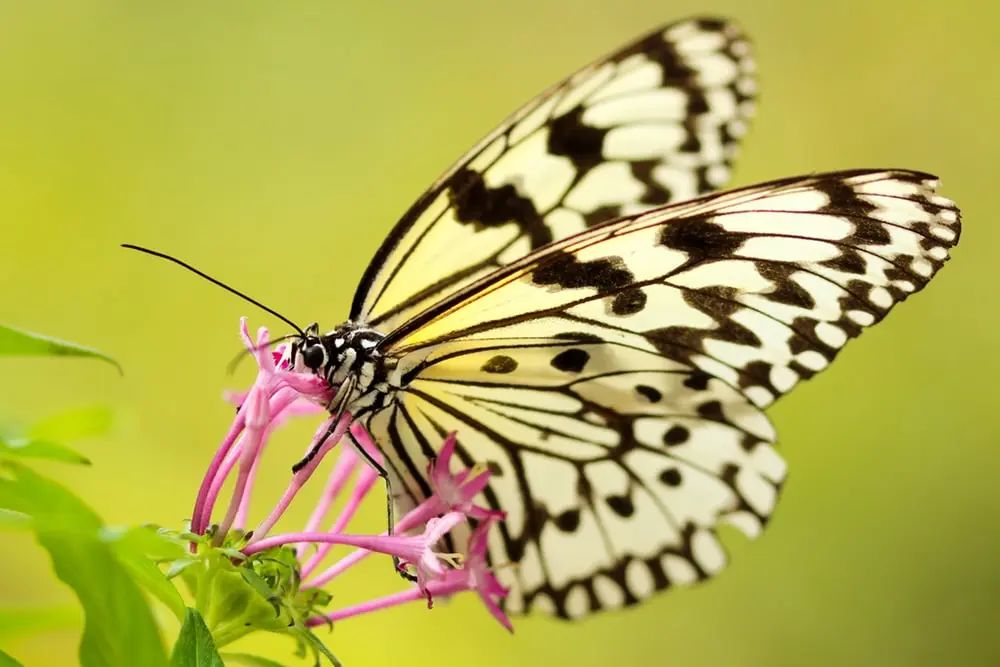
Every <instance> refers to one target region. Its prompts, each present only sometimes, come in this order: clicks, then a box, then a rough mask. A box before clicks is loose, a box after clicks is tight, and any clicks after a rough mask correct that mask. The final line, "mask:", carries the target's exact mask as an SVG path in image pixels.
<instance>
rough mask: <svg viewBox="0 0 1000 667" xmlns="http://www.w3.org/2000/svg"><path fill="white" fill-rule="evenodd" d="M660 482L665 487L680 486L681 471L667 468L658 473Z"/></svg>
mask: <svg viewBox="0 0 1000 667" xmlns="http://www.w3.org/2000/svg"><path fill="white" fill-rule="evenodd" d="M660 481H661V482H663V483H664V484H666V485H667V486H680V484H681V471H680V470H678V469H677V468H667V469H666V470H664V471H663V472H661V473H660Z"/></svg>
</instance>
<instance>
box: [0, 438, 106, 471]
mask: <svg viewBox="0 0 1000 667" xmlns="http://www.w3.org/2000/svg"><path fill="white" fill-rule="evenodd" d="M0 457H4V458H22V459H46V460H49V461H61V462H63V463H82V464H84V465H90V459H88V458H87V457H86V456H84V455H82V454H78V453H77V452H75V451H73V450H72V449H70V448H69V447H67V446H66V445H60V444H59V443H57V442H47V441H45V440H28V439H26V438H8V439H0Z"/></svg>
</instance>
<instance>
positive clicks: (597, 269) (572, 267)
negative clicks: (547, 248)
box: [531, 252, 633, 293]
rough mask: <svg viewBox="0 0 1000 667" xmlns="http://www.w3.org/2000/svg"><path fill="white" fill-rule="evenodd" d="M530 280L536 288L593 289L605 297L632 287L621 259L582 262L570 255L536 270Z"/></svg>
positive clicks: (565, 253) (550, 261)
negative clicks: (538, 286)
mask: <svg viewBox="0 0 1000 667" xmlns="http://www.w3.org/2000/svg"><path fill="white" fill-rule="evenodd" d="M531 280H532V282H534V283H535V284H536V285H554V286H556V287H563V288H580V287H593V288H594V289H596V290H597V291H598V292H599V293H604V292H609V291H611V290H616V289H621V288H622V287H627V286H628V285H630V284H632V281H633V276H632V272H631V271H629V270H628V268H626V266H625V262H624V261H623V260H622V258H621V257H616V256H613V255H612V256H609V257H601V258H599V259H593V260H590V261H586V262H581V261H580V260H578V259H577V258H576V257H575V256H573V255H572V254H570V253H567V252H560V253H557V254H555V256H554V257H553V258H552V259H550V260H548V261H546V262H545V263H543V264H542V265H541V266H539V267H538V268H536V269H535V270H534V272H533V273H532V274H531Z"/></svg>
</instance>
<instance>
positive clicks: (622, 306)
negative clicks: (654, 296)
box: [611, 289, 646, 315]
mask: <svg viewBox="0 0 1000 667" xmlns="http://www.w3.org/2000/svg"><path fill="white" fill-rule="evenodd" d="M645 307H646V293H645V292H643V291H642V290H641V289H627V290H624V291H622V292H619V293H618V294H616V295H615V297H614V299H612V300H611V312H612V313H614V314H615V315H635V314H636V313H640V312H642V309H643V308H645Z"/></svg>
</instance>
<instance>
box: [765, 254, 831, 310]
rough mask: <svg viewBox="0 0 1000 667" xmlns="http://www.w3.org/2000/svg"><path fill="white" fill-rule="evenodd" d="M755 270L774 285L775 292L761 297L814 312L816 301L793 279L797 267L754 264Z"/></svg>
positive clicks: (769, 263)
mask: <svg viewBox="0 0 1000 667" xmlns="http://www.w3.org/2000/svg"><path fill="white" fill-rule="evenodd" d="M754 268H756V269H757V273H759V274H760V275H762V276H763V277H765V278H767V279H768V280H770V281H771V282H772V283H773V284H774V289H773V290H771V291H770V292H766V293H764V294H762V295H761V296H763V297H764V298H765V299H767V300H768V301H774V302H776V303H783V304H786V305H789V306H798V307H799V308H803V309H805V310H812V309H813V308H814V307H815V306H816V301H815V299H813V297H812V295H811V294H810V293H809V292H808V290H806V289H805V288H804V287H802V286H801V285H799V284H798V283H797V282H795V280H793V279H792V274H793V273H795V272H796V271H798V269H797V268H796V267H795V266H789V265H787V264H776V263H775V262H754Z"/></svg>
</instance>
